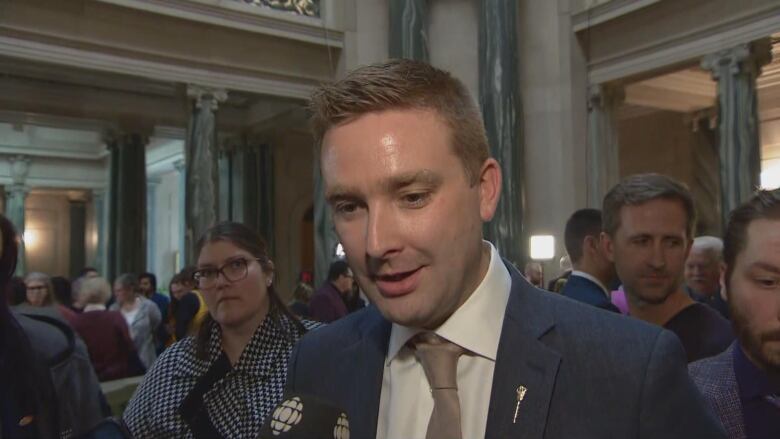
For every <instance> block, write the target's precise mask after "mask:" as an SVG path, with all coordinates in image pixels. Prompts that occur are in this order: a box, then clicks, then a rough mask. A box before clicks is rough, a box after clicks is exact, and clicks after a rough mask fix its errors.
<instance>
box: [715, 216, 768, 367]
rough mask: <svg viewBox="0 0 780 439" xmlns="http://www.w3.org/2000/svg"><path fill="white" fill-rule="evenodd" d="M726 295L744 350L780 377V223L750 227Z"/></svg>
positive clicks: (757, 223)
mask: <svg viewBox="0 0 780 439" xmlns="http://www.w3.org/2000/svg"><path fill="white" fill-rule="evenodd" d="M726 295H727V296H728V299H729V308H730V310H731V316H732V320H733V323H734V328H735V329H736V331H737V337H738V338H739V341H740V343H741V344H742V347H743V348H744V349H745V351H746V353H747V355H748V356H749V357H750V358H751V359H752V360H753V362H754V363H756V364H757V365H758V366H759V367H761V368H763V369H764V370H766V371H767V372H768V373H770V374H772V375H774V376H775V377H778V378H780V220H768V219H760V220H756V221H753V222H752V223H750V225H749V226H748V228H747V242H746V243H745V248H744V250H742V251H741V252H740V253H739V254H738V255H737V257H736V259H735V261H734V267H733V270H732V273H731V278H730V279H728V280H727V288H726Z"/></svg>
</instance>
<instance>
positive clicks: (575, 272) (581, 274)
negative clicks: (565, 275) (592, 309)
mask: <svg viewBox="0 0 780 439" xmlns="http://www.w3.org/2000/svg"><path fill="white" fill-rule="evenodd" d="M571 275H572V276H579V277H584V278H585V279H587V280H589V281H591V282H593V283H594V284H596V285H598V287H599V288H601V291H603V292H604V294H605V295H606V296H607V299H609V298H610V294H609V290H607V287H605V286H604V284H603V283H601V281H600V280H598V279H596V277H595V276H593V275H591V274H589V273H586V272H584V271H579V270H572V272H571Z"/></svg>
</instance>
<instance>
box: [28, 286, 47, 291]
mask: <svg viewBox="0 0 780 439" xmlns="http://www.w3.org/2000/svg"><path fill="white" fill-rule="evenodd" d="M48 289H49V288H48V287H47V286H45V285H41V286H39V287H27V291H46V290H48Z"/></svg>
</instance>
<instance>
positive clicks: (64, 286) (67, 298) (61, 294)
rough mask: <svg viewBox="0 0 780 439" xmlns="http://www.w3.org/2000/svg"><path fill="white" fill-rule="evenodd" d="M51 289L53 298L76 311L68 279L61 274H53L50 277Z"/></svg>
mask: <svg viewBox="0 0 780 439" xmlns="http://www.w3.org/2000/svg"><path fill="white" fill-rule="evenodd" d="M51 285H52V291H53V293H54V299H55V300H56V301H57V302H58V303H59V304H60V305H62V306H64V307H66V308H68V309H70V310H71V311H76V309H74V307H73V288H72V285H71V283H70V280H68V279H67V278H64V277H62V276H54V277H52V278H51Z"/></svg>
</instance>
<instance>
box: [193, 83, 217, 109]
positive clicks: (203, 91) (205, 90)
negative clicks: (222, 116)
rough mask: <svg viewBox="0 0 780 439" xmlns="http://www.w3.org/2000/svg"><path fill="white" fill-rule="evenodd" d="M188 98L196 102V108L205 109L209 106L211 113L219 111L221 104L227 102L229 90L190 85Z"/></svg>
mask: <svg viewBox="0 0 780 439" xmlns="http://www.w3.org/2000/svg"><path fill="white" fill-rule="evenodd" d="M187 96H188V97H190V98H193V99H194V100H195V107H197V108H204V106H207V108H210V109H211V111H217V108H219V104H220V103H222V102H225V101H226V100H227V90H225V89H221V88H213V87H204V86H200V85H194V84H189V85H187Z"/></svg>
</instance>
